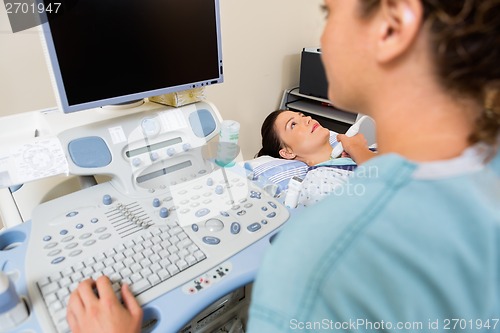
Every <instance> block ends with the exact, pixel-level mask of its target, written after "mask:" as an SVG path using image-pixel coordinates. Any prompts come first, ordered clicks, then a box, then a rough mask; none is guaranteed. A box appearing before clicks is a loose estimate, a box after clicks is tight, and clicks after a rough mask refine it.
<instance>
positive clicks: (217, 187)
mask: <svg viewBox="0 0 500 333" xmlns="http://www.w3.org/2000/svg"><path fill="white" fill-rule="evenodd" d="M215 193H216V194H219V195H220V194H222V193H224V187H222V185H217V186H216V187H215Z"/></svg>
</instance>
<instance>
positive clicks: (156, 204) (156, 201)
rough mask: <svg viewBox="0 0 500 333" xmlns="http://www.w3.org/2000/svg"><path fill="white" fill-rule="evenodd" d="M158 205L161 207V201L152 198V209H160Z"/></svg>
mask: <svg viewBox="0 0 500 333" xmlns="http://www.w3.org/2000/svg"><path fill="white" fill-rule="evenodd" d="M160 205H161V201H160V199H158V198H154V199H153V207H156V208H158V207H160Z"/></svg>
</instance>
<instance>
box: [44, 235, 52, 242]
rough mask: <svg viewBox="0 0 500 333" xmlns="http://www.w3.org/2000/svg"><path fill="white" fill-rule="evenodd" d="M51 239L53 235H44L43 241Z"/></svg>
mask: <svg viewBox="0 0 500 333" xmlns="http://www.w3.org/2000/svg"><path fill="white" fill-rule="evenodd" d="M51 239H52V237H50V236H45V237H43V241H44V242H48V241H50V240H51Z"/></svg>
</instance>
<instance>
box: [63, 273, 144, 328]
mask: <svg viewBox="0 0 500 333" xmlns="http://www.w3.org/2000/svg"><path fill="white" fill-rule="evenodd" d="M94 288H96V289H97V293H98V295H99V297H98V296H97V295H96V293H95V292H94ZM121 292H122V298H123V303H124V304H125V306H123V305H122V304H121V303H120V302H119V300H118V298H117V297H116V295H115V293H114V292H113V289H112V287H111V282H110V281H109V279H108V278H107V277H106V276H101V277H99V278H98V279H97V281H94V280H92V279H89V280H85V281H83V282H82V283H80V285H79V286H78V288H77V289H76V290H75V291H73V293H72V294H71V296H70V298H69V302H68V312H67V314H66V318H67V320H68V323H69V326H70V328H71V331H72V332H73V333H139V332H140V329H141V322H142V308H141V307H140V306H139V303H137V301H136V299H135V298H134V296H133V295H132V292H131V291H130V289H129V288H128V285H123V286H122V289H121Z"/></svg>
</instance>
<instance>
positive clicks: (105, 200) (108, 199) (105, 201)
mask: <svg viewBox="0 0 500 333" xmlns="http://www.w3.org/2000/svg"><path fill="white" fill-rule="evenodd" d="M102 203H103V204H105V205H106V206H109V205H111V203H113V199H111V196H110V195H109V194H105V195H103V197H102Z"/></svg>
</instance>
